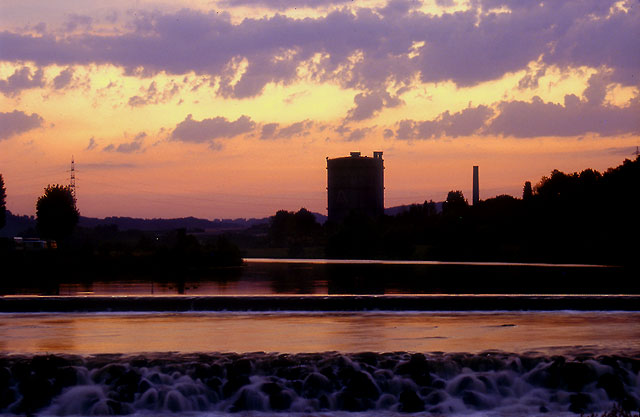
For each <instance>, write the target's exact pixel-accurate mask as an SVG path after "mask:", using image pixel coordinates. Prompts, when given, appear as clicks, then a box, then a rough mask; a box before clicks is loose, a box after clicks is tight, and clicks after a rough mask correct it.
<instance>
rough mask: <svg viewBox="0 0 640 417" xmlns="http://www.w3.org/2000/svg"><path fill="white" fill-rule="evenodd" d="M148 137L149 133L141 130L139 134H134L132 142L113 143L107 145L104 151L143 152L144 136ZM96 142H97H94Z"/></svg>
mask: <svg viewBox="0 0 640 417" xmlns="http://www.w3.org/2000/svg"><path fill="white" fill-rule="evenodd" d="M146 137H147V133H146V132H140V133H138V134H137V135H135V136H134V138H133V140H132V141H130V142H125V143H121V144H119V145H118V146H116V145H114V144H113V143H111V144H109V145H107V146H105V147H104V149H103V151H105V152H120V153H134V152H142V151H143V149H142V143H143V141H144V138H146ZM91 139H93V138H91ZM93 144H95V143H93ZM89 145H90V146H91V145H92V142H91V141H90V143H89Z"/></svg>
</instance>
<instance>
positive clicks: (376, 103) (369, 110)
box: [346, 91, 402, 121]
mask: <svg viewBox="0 0 640 417" xmlns="http://www.w3.org/2000/svg"><path fill="white" fill-rule="evenodd" d="M353 101H354V103H355V104H356V106H355V107H354V108H352V109H351V110H349V113H348V114H347V117H346V120H348V121H360V120H365V119H369V118H371V117H373V116H375V115H376V114H377V113H378V112H379V111H380V110H382V108H383V107H396V106H398V105H400V104H402V100H400V99H399V98H398V97H392V96H391V94H389V93H388V92H386V91H372V92H368V93H360V94H357V95H356V96H355V97H354V98H353Z"/></svg>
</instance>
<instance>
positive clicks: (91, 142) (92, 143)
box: [85, 136, 98, 151]
mask: <svg viewBox="0 0 640 417" xmlns="http://www.w3.org/2000/svg"><path fill="white" fill-rule="evenodd" d="M97 146H98V144H97V143H96V139H95V137H93V136H92V137H91V138H90V139H89V144H88V145H87V147H86V148H85V150H87V151H92V150H94V149H95V148H96V147H97Z"/></svg>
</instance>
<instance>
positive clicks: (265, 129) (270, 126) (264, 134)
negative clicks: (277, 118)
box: [260, 123, 279, 139]
mask: <svg viewBox="0 0 640 417" xmlns="http://www.w3.org/2000/svg"><path fill="white" fill-rule="evenodd" d="M278 126H279V124H278V123H267V124H264V125H262V130H261V131H260V139H271V138H273V135H274V134H275V133H276V129H277V128H278Z"/></svg>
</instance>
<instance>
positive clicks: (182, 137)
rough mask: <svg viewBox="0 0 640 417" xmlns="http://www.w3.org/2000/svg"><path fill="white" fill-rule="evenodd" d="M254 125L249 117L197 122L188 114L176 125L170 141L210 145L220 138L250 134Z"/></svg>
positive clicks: (216, 118)
mask: <svg viewBox="0 0 640 417" xmlns="http://www.w3.org/2000/svg"><path fill="white" fill-rule="evenodd" d="M255 127H256V123H255V122H254V121H253V120H251V118H250V117H249V116H244V115H243V116H240V117H239V118H238V119H236V120H235V121H229V120H227V119H226V118H225V117H220V116H218V117H214V118H211V119H202V120H201V121H197V120H194V119H193V116H192V115H191V114H189V115H188V116H187V117H186V118H185V119H184V120H183V121H182V122H180V123H178V125H177V126H176V127H175V129H174V130H173V132H172V133H171V139H173V140H178V141H182V142H192V143H209V144H210V145H211V144H213V143H214V142H215V140H216V139H220V138H232V137H234V136H238V135H242V134H244V133H249V132H251V131H252V130H253V129H254V128H255Z"/></svg>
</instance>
